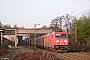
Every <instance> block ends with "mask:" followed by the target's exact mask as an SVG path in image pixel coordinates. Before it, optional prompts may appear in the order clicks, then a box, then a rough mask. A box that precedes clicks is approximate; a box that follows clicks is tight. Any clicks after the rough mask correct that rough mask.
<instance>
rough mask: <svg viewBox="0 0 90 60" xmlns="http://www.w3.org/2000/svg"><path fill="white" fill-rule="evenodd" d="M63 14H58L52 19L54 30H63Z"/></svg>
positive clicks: (51, 25) (51, 26)
mask: <svg viewBox="0 0 90 60" xmlns="http://www.w3.org/2000/svg"><path fill="white" fill-rule="evenodd" d="M62 23H63V16H58V17H57V18H55V19H53V20H52V21H51V24H50V27H49V28H52V29H53V31H62Z"/></svg>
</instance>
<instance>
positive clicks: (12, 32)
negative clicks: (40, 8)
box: [4, 28, 52, 46]
mask: <svg viewBox="0 0 90 60" xmlns="http://www.w3.org/2000/svg"><path fill="white" fill-rule="evenodd" d="M50 32H52V29H46V28H36V29H34V28H23V29H5V32H4V37H5V38H7V39H8V40H11V41H14V42H15V46H17V45H18V43H19V39H18V37H17V36H24V37H25V36H27V37H29V39H31V38H34V37H35V36H41V35H44V34H47V33H50Z"/></svg>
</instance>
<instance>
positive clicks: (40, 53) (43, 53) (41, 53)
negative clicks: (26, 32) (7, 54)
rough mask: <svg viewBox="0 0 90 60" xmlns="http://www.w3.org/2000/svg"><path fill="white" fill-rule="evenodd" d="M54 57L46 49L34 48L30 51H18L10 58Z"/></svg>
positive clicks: (41, 59) (51, 59)
mask: <svg viewBox="0 0 90 60" xmlns="http://www.w3.org/2000/svg"><path fill="white" fill-rule="evenodd" d="M54 59H55V57H54V56H52V55H51V54H48V53H47V52H46V51H42V50H36V51H31V52H24V53H20V54H18V55H16V56H14V57H13V59H12V60H54Z"/></svg>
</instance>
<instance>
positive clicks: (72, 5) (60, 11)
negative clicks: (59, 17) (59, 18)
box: [60, 0, 79, 12]
mask: <svg viewBox="0 0 90 60" xmlns="http://www.w3.org/2000/svg"><path fill="white" fill-rule="evenodd" d="M78 1H79V0H76V1H75V2H73V3H72V4H70V5H69V6H67V7H66V8H64V9H62V10H61V11H60V12H63V11H65V10H67V9H68V8H69V7H71V6H73V5H74V4H75V3H77V2H78Z"/></svg>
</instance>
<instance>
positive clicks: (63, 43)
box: [36, 32, 69, 52]
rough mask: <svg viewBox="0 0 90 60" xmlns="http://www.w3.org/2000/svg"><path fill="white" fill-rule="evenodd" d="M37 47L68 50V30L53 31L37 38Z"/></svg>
mask: <svg viewBox="0 0 90 60" xmlns="http://www.w3.org/2000/svg"><path fill="white" fill-rule="evenodd" d="M36 47H40V48H47V49H49V50H54V51H65V52H67V51H68V50H69V48H68V47H69V41H68V34H67V32H52V33H49V34H47V35H43V36H40V37H38V38H37V39H36Z"/></svg>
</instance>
